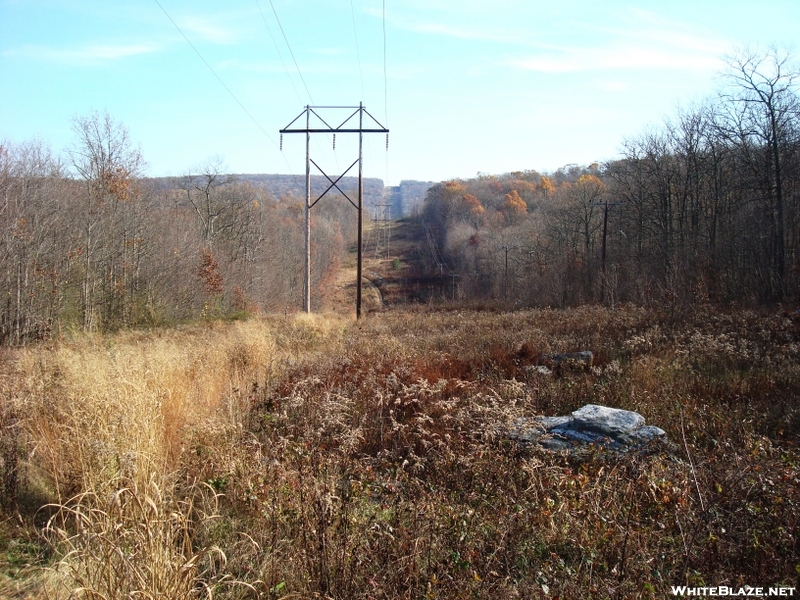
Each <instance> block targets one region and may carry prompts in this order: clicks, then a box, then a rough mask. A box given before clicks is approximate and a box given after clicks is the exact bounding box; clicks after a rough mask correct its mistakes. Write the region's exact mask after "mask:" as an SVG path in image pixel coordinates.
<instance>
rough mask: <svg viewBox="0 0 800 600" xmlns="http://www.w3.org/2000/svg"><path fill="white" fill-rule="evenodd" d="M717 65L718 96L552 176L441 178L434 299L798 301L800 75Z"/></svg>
mask: <svg viewBox="0 0 800 600" xmlns="http://www.w3.org/2000/svg"><path fill="white" fill-rule="evenodd" d="M791 59H792V57H791V55H790V54H788V53H786V52H782V51H779V50H776V49H772V50H768V51H758V50H742V51H739V52H738V53H737V54H736V55H734V56H732V57H730V58H729V59H728V68H727V70H726V71H725V73H724V75H723V78H722V81H723V84H722V86H721V87H720V89H719V91H718V93H717V94H716V95H715V96H714V97H712V98H709V99H707V100H705V101H704V102H702V103H700V104H699V105H697V106H694V107H692V108H689V109H683V110H680V111H678V112H677V114H676V115H674V116H673V117H671V118H669V119H666V120H665V123H664V125H663V126H661V127H658V128H651V129H649V130H647V131H645V132H643V133H641V134H640V135H638V136H637V137H635V138H633V139H629V140H626V141H625V142H624V144H623V148H622V157H621V158H619V159H617V160H613V161H610V162H608V163H606V164H602V165H598V164H593V165H589V166H587V167H578V166H576V165H569V166H567V167H564V168H562V169H560V170H559V171H557V172H555V173H550V174H545V175H542V174H539V173H537V172H535V171H526V172H518V173H510V174H506V175H502V176H479V177H477V178H475V179H471V180H459V181H450V182H443V183H441V184H438V185H436V186H434V187H433V188H431V190H430V191H429V194H428V197H427V199H426V202H425V209H424V212H423V220H424V223H425V226H426V227H427V228H428V230H429V237H430V238H431V241H430V242H431V244H432V245H433V246H435V247H434V248H433V250H434V251H433V252H431V253H430V257H431V258H430V264H429V265H428V266H429V268H430V269H431V270H432V271H438V272H439V273H440V274H442V275H445V274H447V275H449V276H450V277H452V280H448V284H447V286H444V287H443V290H442V293H443V294H444V295H447V296H450V295H451V294H452V295H460V296H461V297H462V298H470V299H485V298H500V299H505V300H507V301H508V302H513V303H517V304H539V305H558V306H566V305H574V304H578V303H584V302H605V303H614V302H621V301H633V302H639V303H663V302H672V303H675V302H678V303H684V304H685V303H689V304H691V303H693V302H698V301H703V302H705V301H715V302H739V303H745V304H751V305H752V304H758V303H769V302H781V301H790V300H791V301H797V300H798V297H799V295H800V96H799V95H798V77H800V73H799V72H798V68H797V66H796V65H794V64H793V63H792V60H791Z"/></svg>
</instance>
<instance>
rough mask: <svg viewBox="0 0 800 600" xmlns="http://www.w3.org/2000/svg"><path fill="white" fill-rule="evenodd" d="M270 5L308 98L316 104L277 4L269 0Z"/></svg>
mask: <svg viewBox="0 0 800 600" xmlns="http://www.w3.org/2000/svg"><path fill="white" fill-rule="evenodd" d="M269 5H270V6H271V7H272V13H273V14H274V15H275V20H276V21H277V22H278V27H279V28H280V30H281V34H282V35H283V41H284V42H286V47H287V48H288V49H289V54H290V55H291V56H292V60H293V61H294V66H295V68H296V69H297V74H298V75H299V76H300V81H302V82H303V87H304V88H306V93H307V94H308V99H309V100H311V104H314V98H312V97H311V92H310V91H308V86H307V85H306V80H305V79H304V78H303V73H302V72H301V71H300V65H298V64H297V59H296V58H295V57H294V52H292V47H291V45H290V44H289V39H288V38H287V37H286V32H285V31H284V30H283V25H281V20H280V18H279V17H278V11H276V10H275V5H274V4H273V3H272V0H269Z"/></svg>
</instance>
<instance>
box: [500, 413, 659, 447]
mask: <svg viewBox="0 0 800 600" xmlns="http://www.w3.org/2000/svg"><path fill="white" fill-rule="evenodd" d="M644 422H645V421H644V417H643V416H642V415H640V414H639V413H636V412H633V411H630V410H622V409H619V408H610V407H608V406H600V405H597V404H587V405H586V406H583V407H581V408H579V409H578V410H576V411H575V412H573V413H572V414H571V415H569V416H561V417H545V416H536V417H523V418H521V419H518V420H517V422H516V423H515V424H514V427H512V429H511V430H510V431H509V436H510V437H512V438H514V439H516V440H518V441H521V442H527V443H534V444H539V445H540V446H542V447H543V448H547V449H549V450H566V449H573V448H575V447H580V446H585V445H588V444H598V445H602V446H606V447H609V448H612V449H616V450H624V449H627V448H631V447H638V446H642V445H645V444H647V443H649V442H651V441H653V440H655V439H658V438H662V437H663V436H665V435H666V432H665V431H664V430H663V429H661V428H660V427H655V426H654V425H645V424H644Z"/></svg>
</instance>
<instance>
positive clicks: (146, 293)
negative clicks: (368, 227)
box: [0, 113, 355, 344]
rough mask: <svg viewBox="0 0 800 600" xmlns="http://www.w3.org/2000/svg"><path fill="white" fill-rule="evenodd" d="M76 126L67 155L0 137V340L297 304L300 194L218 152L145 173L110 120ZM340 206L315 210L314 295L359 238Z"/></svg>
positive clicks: (80, 121)
mask: <svg viewBox="0 0 800 600" xmlns="http://www.w3.org/2000/svg"><path fill="white" fill-rule="evenodd" d="M73 132H74V143H73V144H72V146H71V147H70V148H69V150H67V151H66V152H65V153H64V154H58V153H55V152H53V151H52V149H51V148H50V147H49V146H48V145H47V144H46V143H44V142H42V141H36V140H34V141H28V142H23V143H19V144H11V143H2V144H0V293H1V294H2V296H1V298H2V304H0V341H2V342H3V343H6V344H23V343H25V342H27V341H29V340H33V339H40V338H45V337H47V336H49V335H50V334H51V333H52V332H54V331H57V330H58V331H64V330H70V329H74V330H83V331H108V330H115V329H119V328H122V327H129V326H146V325H154V324H161V323H170V322H180V321H182V320H186V319H194V318H198V317H202V316H221V315H228V314H231V313H235V312H237V311H249V312H258V311H293V310H297V309H298V308H300V307H301V302H302V289H303V244H304V241H303V231H304V213H303V210H304V209H303V206H304V199H303V198H302V197H300V196H298V195H295V194H293V193H284V194H282V195H281V196H280V197H278V198H275V197H273V195H272V194H271V193H270V192H269V191H268V190H266V189H265V188H264V187H263V186H258V185H253V184H252V183H250V182H247V181H239V180H238V179H237V178H236V177H234V176H231V175H228V174H226V173H225V172H224V166H223V164H222V161H221V160H220V159H217V158H212V159H209V160H207V161H206V162H205V163H204V164H202V165H200V166H198V167H196V168H194V169H192V170H191V172H189V173H187V174H186V175H184V176H182V177H176V178H172V179H170V180H168V181H165V180H163V179H159V180H156V179H148V178H145V177H144V176H143V171H144V166H145V163H144V160H143V158H142V156H141V153H140V151H139V150H138V149H137V147H136V146H135V145H134V144H133V143H132V141H131V139H130V137H129V134H128V131H127V129H126V128H125V127H124V125H123V124H121V123H119V122H117V121H115V120H114V119H113V118H112V117H111V116H110V115H108V114H101V113H92V114H89V115H87V116H83V117H77V118H75V119H74V121H73ZM299 185H300V187H302V185H303V182H302V181H300V184H299ZM348 208H349V204H347V203H346V201H343V199H341V198H335V197H334V198H326V201H325V202H323V203H320V205H319V206H318V207H317V208H315V213H314V219H313V220H312V227H313V234H312V239H313V245H312V280H313V281H312V290H313V291H314V293H315V297H314V298H313V299H312V300H313V301H314V302H317V303H318V302H320V301H321V297H320V296H321V294H323V293H324V290H325V289H326V288H328V287H329V286H327V285H326V283H330V282H331V281H332V279H333V277H334V276H335V274H336V272H337V270H338V266H339V263H340V261H341V259H342V256H343V255H344V253H345V251H346V247H347V245H348V244H349V243H350V240H351V239H354V238H355V232H354V229H355V218H354V217H353V215H352V209H351V210H348Z"/></svg>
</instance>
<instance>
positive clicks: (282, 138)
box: [281, 134, 283, 152]
mask: <svg viewBox="0 0 800 600" xmlns="http://www.w3.org/2000/svg"><path fill="white" fill-rule="evenodd" d="M281 152H283V134H281Z"/></svg>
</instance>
